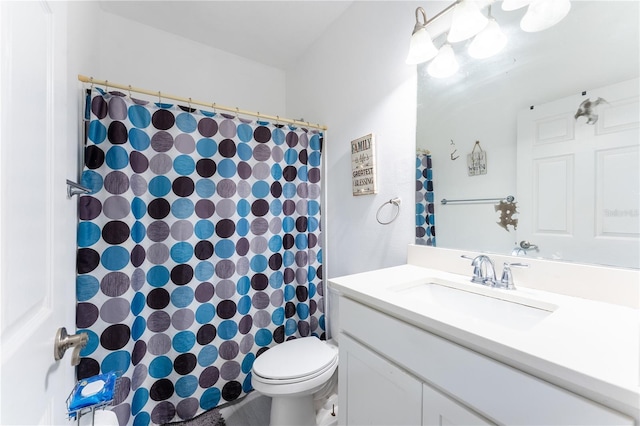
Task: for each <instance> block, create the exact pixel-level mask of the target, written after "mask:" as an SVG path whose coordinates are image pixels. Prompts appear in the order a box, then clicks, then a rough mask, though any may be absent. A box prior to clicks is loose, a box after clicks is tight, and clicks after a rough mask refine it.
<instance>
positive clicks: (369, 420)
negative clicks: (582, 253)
mask: <svg viewBox="0 0 640 426" xmlns="http://www.w3.org/2000/svg"><path fill="white" fill-rule="evenodd" d="M431 250H434V249H431ZM424 253H427V254H434V253H433V252H425V251H424V250H423V248H421V247H412V248H410V256H409V261H410V263H411V262H413V264H407V265H402V266H397V267H392V268H386V269H381V270H377V271H371V272H366V273H361V274H355V275H350V276H345V277H339V278H334V279H330V280H329V286H330V288H331V289H332V290H333V291H335V292H337V293H338V294H339V302H338V303H339V316H338V321H339V328H340V334H339V336H338V342H339V348H340V367H339V398H340V402H339V407H340V411H339V416H340V419H339V423H340V424H342V425H361V424H373V425H391V424H393V425H445V424H446V425H456V424H457V425H470V424H479V425H487V424H508V425H515V424H530V425H560V424H565V425H634V424H638V422H640V385H639V378H640V368H639V361H640V352H639V345H640V317H639V312H640V311H639V310H638V309H637V307H634V306H622V305H620V304H614V303H605V302H602V301H598V300H591V299H593V298H594V297H591V298H587V297H590V296H592V295H590V294H588V292H587V293H586V295H581V296H582V297H578V296H576V295H567V294H559V293H556V292H549V291H544V290H540V289H537V288H532V287H535V285H530V286H528V287H527V286H526V285H525V284H531V283H529V282H527V280H530V279H531V278H532V277H534V276H535V273H531V272H529V275H527V274H526V273H522V272H520V273H519V274H518V273H517V272H516V273H514V276H515V284H516V287H517V289H516V290H499V289H494V288H489V287H486V286H483V285H480V284H475V283H471V282H470V281H469V279H470V277H471V272H472V269H471V267H470V266H469V263H470V261H469V260H464V259H463V261H460V260H458V258H459V253H456V252H455V251H452V252H450V253H447V252H446V251H445V255H446V256H448V257H447V259H446V260H445V261H437V260H436V261H435V262H436V264H437V265H438V267H435V266H434V265H429V264H427V265H426V266H425V264H424V262H421V261H416V259H421V258H422V257H421V256H424ZM472 255H473V254H472ZM437 256H442V252H438V253H437ZM431 257H434V256H431ZM496 257H497V256H496ZM419 263H423V264H421V265H418V264H419ZM427 263H429V262H427ZM432 263H433V261H432ZM458 263H459V264H460V265H461V268H462V269H460V270H456V271H454V272H451V271H450V270H451V269H452V268H453V269H455V268H454V267H453V266H451V265H457V264H458ZM531 263H533V265H531V267H530V268H529V269H531V268H534V267H537V268H538V269H541V270H544V269H545V267H546V265H545V264H544V262H541V263H536V262H535V261H533V262H531ZM496 265H497V266H496V269H498V270H500V269H501V266H502V265H501V263H499V262H497V263H496ZM456 268H457V266H456ZM549 268H557V265H551V266H549ZM568 268H569V269H568V270H567V273H571V274H573V276H574V277H576V276H579V274H578V275H576V272H575V270H573V269H572V268H575V266H573V265H570V266H569V267H568ZM447 269H449V271H448V270H447ZM605 269H606V268H605ZM464 270H466V272H468V274H467V273H465V274H463V273H461V272H463V271H464ZM518 272H519V271H518ZM589 272H590V274H591V275H596V276H597V274H598V273H603V274H604V273H606V272H607V271H606V270H603V271H599V272H597V273H596V272H594V270H590V271H589ZM610 272H611V274H609V275H608V276H610V277H614V278H618V281H621V280H622V281H624V280H628V279H630V280H631V282H629V283H626V284H624V283H623V284H620V283H617V284H615V285H613V286H612V287H614V288H615V287H616V285H618V284H620V285H622V286H623V287H624V286H626V285H627V284H628V285H631V286H633V285H634V283H633V282H632V281H633V279H634V277H635V278H636V279H637V277H638V276H637V273H638V271H626V272H625V271H623V272H622V273H621V275H616V273H615V271H613V272H612V271H610ZM538 273H540V271H538ZM563 279H564V278H563V275H562V274H558V273H554V274H552V275H550V276H549V279H548V280H551V281H554V280H561V281H562V280H563ZM546 285H549V283H547V284H546ZM637 285H638V283H637V281H636V282H635V286H637ZM558 287H559V288H563V289H564V292H565V293H571V292H574V291H576V290H575V289H574V290H572V289H571V286H564V287H563V286H562V285H560V284H558ZM585 287H588V285H585ZM630 291H631V292H632V293H633V291H634V290H633V289H632V290H630ZM632 303H637V302H635V301H634V302H632Z"/></svg>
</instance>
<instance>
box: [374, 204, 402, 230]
mask: <svg viewBox="0 0 640 426" xmlns="http://www.w3.org/2000/svg"><path fill="white" fill-rule="evenodd" d="M387 204H392V205H394V206H396V214H395V215H393V217H392V218H391V220H389V221H388V222H383V221H381V220H380V211H381V210H382V208H383V207H384V206H386V205H387ZM399 214H400V198H399V197H396V198H392V199H390V200H389V201H387V202H386V203H384V204H383V205H381V206H380V207H379V208H378V211H377V212H376V220H377V221H378V223H379V224H380V225H388V224H390V223H391V222H393V221H394V220H396V219H397V218H398V215H399Z"/></svg>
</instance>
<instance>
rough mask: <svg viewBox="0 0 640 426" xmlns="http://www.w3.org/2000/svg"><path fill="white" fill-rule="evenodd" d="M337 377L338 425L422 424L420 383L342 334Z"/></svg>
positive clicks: (398, 425) (396, 425) (399, 425)
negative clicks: (338, 399)
mask: <svg viewBox="0 0 640 426" xmlns="http://www.w3.org/2000/svg"><path fill="white" fill-rule="evenodd" d="M338 374H339V378H338V385H339V387H340V388H339V391H338V395H339V398H340V403H339V406H340V411H339V412H338V413H339V416H340V418H339V419H338V423H340V424H344V425H395V426H402V425H407V426H415V425H419V424H420V423H421V421H422V383H421V382H420V381H419V380H418V379H416V378H415V377H413V376H411V375H409V374H407V373H406V372H405V371H404V370H401V369H400V368H399V367H397V366H395V365H394V364H391V363H390V362H389V361H387V360H386V359H384V358H382V357H381V356H379V355H377V354H376V353H374V352H373V351H371V350H369V349H367V348H365V347H364V346H362V345H360V344H358V343H356V342H355V341H354V340H352V339H350V338H349V337H348V336H347V335H345V334H340V368H339V369H338Z"/></svg>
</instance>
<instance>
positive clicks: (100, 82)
mask: <svg viewBox="0 0 640 426" xmlns="http://www.w3.org/2000/svg"><path fill="white" fill-rule="evenodd" d="M78 80H80V81H81V82H83V83H91V84H92V85H93V84H97V85H99V86H105V88H107V89H108V88H109V87H112V88H114V89H122V90H127V91H129V92H136V93H142V94H144V95H149V96H158V97H159V98H160V99H163V98H164V99H172V100H174V101H179V102H184V103H186V104H188V105H201V106H204V107H207V108H213V109H214V110H222V111H228V112H232V113H234V114H242V115H251V116H253V117H258V119H268V120H271V121H275V122H276V123H278V122H280V123H289V124H293V125H297V126H300V125H306V126H307V127H313V128H314V129H320V130H327V126H325V125H321V124H312V123H309V122H308V121H303V120H295V119H290V118H281V117H279V116H277V115H276V116H274V115H267V114H261V113H259V112H253V111H247V110H243V109H240V108H231V107H228V106H224V105H218V104H216V103H211V102H209V103H207V102H203V101H197V100H194V99H191V98H182V97H180V96H174V95H168V94H166V93H162V92H160V91H157V92H153V91H151V90H146V89H140V88H137V87H132V86H131V85H126V86H125V85H124V84H115V83H111V82H110V81H109V80H96V79H94V78H93V77H87V76H84V75H82V74H78Z"/></svg>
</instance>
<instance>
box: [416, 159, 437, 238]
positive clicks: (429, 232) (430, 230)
mask: <svg viewBox="0 0 640 426" xmlns="http://www.w3.org/2000/svg"><path fill="white" fill-rule="evenodd" d="M431 166H432V165H431V155H428V154H418V155H417V156H416V188H417V192H416V206H415V210H416V228H415V229H416V235H415V237H416V244H420V245H427V246H434V247H435V245H436V234H435V215H434V211H435V207H434V192H433V175H432V172H433V170H432V168H431Z"/></svg>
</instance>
